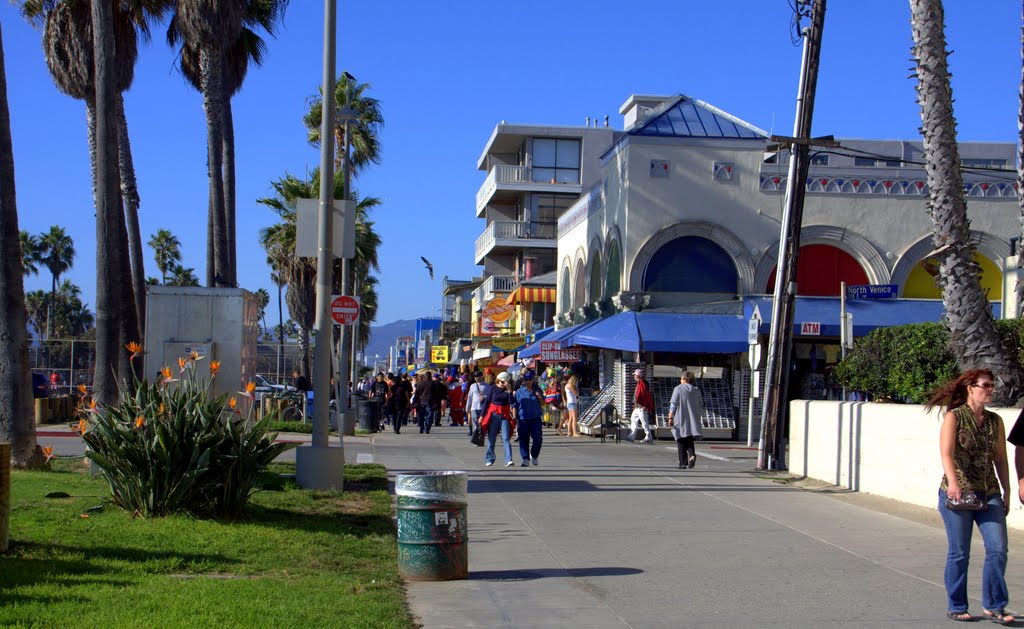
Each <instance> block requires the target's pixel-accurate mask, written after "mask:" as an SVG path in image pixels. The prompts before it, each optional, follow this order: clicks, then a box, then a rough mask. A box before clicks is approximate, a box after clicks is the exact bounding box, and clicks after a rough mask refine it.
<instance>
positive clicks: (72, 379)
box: [68, 339, 146, 395]
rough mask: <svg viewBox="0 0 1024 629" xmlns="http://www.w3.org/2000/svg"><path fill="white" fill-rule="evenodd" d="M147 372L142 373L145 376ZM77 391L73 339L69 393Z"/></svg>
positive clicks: (72, 341)
mask: <svg viewBox="0 0 1024 629" xmlns="http://www.w3.org/2000/svg"><path fill="white" fill-rule="evenodd" d="M145 376H146V374H142V377H145ZM74 392H75V341H74V339H72V340H71V365H70V368H69V369H68V395H71V394H72V393H74Z"/></svg>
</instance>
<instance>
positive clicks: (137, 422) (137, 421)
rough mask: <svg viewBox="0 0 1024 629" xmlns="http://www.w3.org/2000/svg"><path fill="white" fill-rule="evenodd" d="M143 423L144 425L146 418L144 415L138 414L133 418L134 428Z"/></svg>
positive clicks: (141, 425)
mask: <svg viewBox="0 0 1024 629" xmlns="http://www.w3.org/2000/svg"><path fill="white" fill-rule="evenodd" d="M145 425H146V418H145V417H143V416H142V415H139V416H138V417H136V418H135V427H136V428H142V427H143V426H145Z"/></svg>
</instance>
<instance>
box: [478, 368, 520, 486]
mask: <svg viewBox="0 0 1024 629" xmlns="http://www.w3.org/2000/svg"><path fill="white" fill-rule="evenodd" d="M511 382H512V376H511V375H509V373H508V372H507V371H503V372H501V373H500V374H498V377H497V378H495V380H494V386H492V387H491V388H490V389H489V390H488V391H487V397H486V398H484V408H485V409H487V410H486V411H485V413H484V416H483V418H482V419H481V420H480V425H481V426H482V427H483V428H484V429H485V430H486V431H487V450H486V451H484V464H485V465H487V466H488V467H490V466H492V465H494V459H495V457H494V441H495V439H497V437H498V433H499V432H500V433H501V441H502V443H503V444H504V447H505V467H512V466H513V465H514V463H512V442H511V441H509V438H510V437H511V435H512V431H514V430H515V428H516V420H515V418H514V417H512V404H513V402H514V401H515V399H514V398H513V396H512V392H511V391H510V390H509V388H510V386H511V385H510V383H511Z"/></svg>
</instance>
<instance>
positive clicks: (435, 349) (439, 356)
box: [430, 345, 448, 365]
mask: <svg viewBox="0 0 1024 629" xmlns="http://www.w3.org/2000/svg"><path fill="white" fill-rule="evenodd" d="M430 362H432V363H434V364H438V365H447V364H448V346H447V345H432V346H431V347H430Z"/></svg>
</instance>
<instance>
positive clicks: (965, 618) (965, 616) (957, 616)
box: [946, 611, 977, 622]
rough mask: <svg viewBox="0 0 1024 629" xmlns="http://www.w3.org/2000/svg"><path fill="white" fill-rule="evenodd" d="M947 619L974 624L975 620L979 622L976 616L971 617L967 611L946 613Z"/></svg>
mask: <svg viewBox="0 0 1024 629" xmlns="http://www.w3.org/2000/svg"><path fill="white" fill-rule="evenodd" d="M946 618H949V619H950V620H955V621H957V622H974V621H975V620H977V619H976V618H975V617H974V616H971V614H970V613H968V612H966V611H962V612H946Z"/></svg>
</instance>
